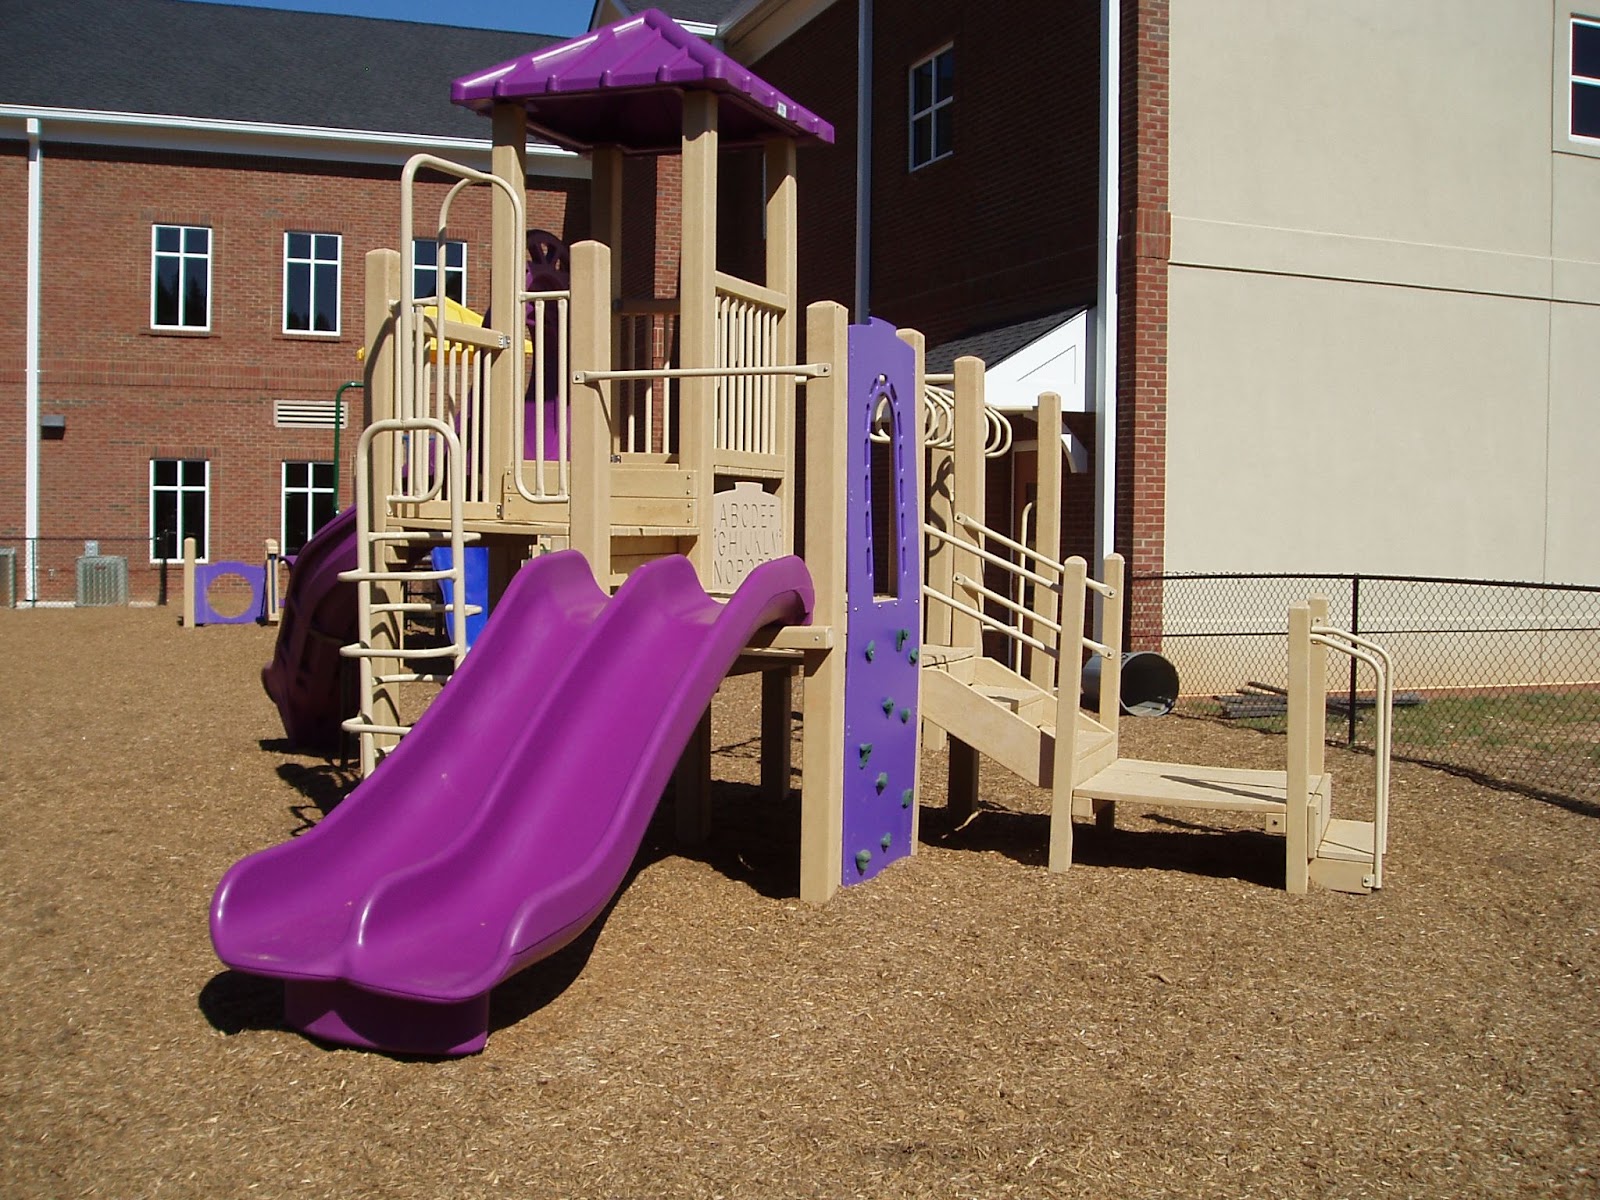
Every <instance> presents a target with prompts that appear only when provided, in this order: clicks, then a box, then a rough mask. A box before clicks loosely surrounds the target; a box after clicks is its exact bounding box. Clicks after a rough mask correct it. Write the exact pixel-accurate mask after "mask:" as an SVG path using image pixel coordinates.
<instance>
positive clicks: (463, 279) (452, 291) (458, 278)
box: [411, 238, 467, 304]
mask: <svg viewBox="0 0 1600 1200" xmlns="http://www.w3.org/2000/svg"><path fill="white" fill-rule="evenodd" d="M441 249H442V250H443V251H444V263H443V267H442V269H443V271H444V294H445V296H446V297H447V298H449V299H451V300H454V301H455V302H456V303H457V304H465V303H466V302H467V244H466V243H465V242H451V241H447V242H436V241H434V240H433V239H432V238H413V239H412V240H411V250H412V262H413V264H414V265H413V267H412V272H411V283H412V287H413V288H414V289H415V294H416V295H418V296H437V295H438V294H439V272H440V270H441V266H440V262H439V252H440V250H441Z"/></svg>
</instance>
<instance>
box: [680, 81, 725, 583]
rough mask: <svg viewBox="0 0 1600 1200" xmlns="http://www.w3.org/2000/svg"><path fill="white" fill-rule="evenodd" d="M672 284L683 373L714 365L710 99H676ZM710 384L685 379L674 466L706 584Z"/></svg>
mask: <svg viewBox="0 0 1600 1200" xmlns="http://www.w3.org/2000/svg"><path fill="white" fill-rule="evenodd" d="M682 247H683V249H682V260H681V267H680V270H679V278H678V305H679V311H678V344H679V350H680V354H681V357H682V365H683V366H685V367H712V366H715V365H716V338H717V314H716V295H717V279H716V275H717V98H716V96H715V95H714V94H713V93H711V92H689V93H686V94H685V95H684V97H683V232H682ZM715 396H716V381H715V380H714V379H711V378H709V377H700V378H691V379H684V380H682V381H681V385H680V387H679V390H678V397H679V406H678V462H679V464H680V465H681V466H682V468H683V469H684V471H686V472H688V473H689V474H690V478H691V479H692V480H693V499H694V502H695V503H694V507H695V523H696V525H697V526H698V527H699V533H698V536H697V537H696V538H695V541H694V546H693V547H692V548H691V550H690V552H689V561H690V562H692V563H693V564H694V568H695V571H696V572H698V574H699V576H700V581H701V583H703V584H705V585H707V586H709V585H710V583H711V494H712V491H713V490H714V487H715V483H716V481H715V479H714V478H713V469H714V460H715V455H714V453H713V438H714V436H715V416H716V413H715V408H716V402H715Z"/></svg>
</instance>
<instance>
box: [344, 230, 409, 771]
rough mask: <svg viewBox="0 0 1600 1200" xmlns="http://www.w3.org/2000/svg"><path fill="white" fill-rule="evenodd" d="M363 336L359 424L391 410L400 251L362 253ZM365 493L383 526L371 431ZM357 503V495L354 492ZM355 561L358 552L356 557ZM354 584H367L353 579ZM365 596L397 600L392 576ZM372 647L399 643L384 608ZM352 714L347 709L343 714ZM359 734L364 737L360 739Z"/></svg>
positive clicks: (389, 469) (378, 713)
mask: <svg viewBox="0 0 1600 1200" xmlns="http://www.w3.org/2000/svg"><path fill="white" fill-rule="evenodd" d="M366 284H367V294H366V329H365V333H366V341H367V357H366V361H365V363H364V364H363V368H364V370H363V374H362V383H363V385H364V386H363V388H362V393H361V394H362V398H363V407H364V408H365V410H366V412H365V420H364V422H363V425H364V426H365V425H370V424H372V422H374V421H384V420H388V419H390V418H391V417H393V416H394V415H395V403H396V397H395V394H394V382H395V374H394V373H395V345H394V330H395V323H394V317H395V307H396V305H397V304H398V303H399V300H400V294H401V284H400V254H399V252H398V251H395V250H372V251H369V252H368V254H367V280H366ZM368 468H369V470H368V479H369V481H370V482H369V485H368V486H369V489H370V490H369V494H368V496H367V497H366V502H367V512H368V513H369V514H370V517H369V524H370V525H371V527H372V528H371V532H374V533H377V532H382V531H384V530H386V529H388V527H389V502H388V497H389V491H390V488H391V487H392V486H393V484H394V439H393V438H392V437H375V438H373V440H372V442H371V448H370V451H369V458H368ZM357 503H358V504H359V503H360V498H359V497H358V498H357ZM386 553H388V551H387V550H386V549H385V548H384V543H381V542H380V543H378V546H377V548H376V549H375V550H374V555H375V556H376V555H378V554H386ZM358 562H359V558H358ZM356 586H357V587H365V586H368V585H366V584H357V585H356ZM370 586H371V588H372V592H371V596H372V599H373V602H374V603H380V604H397V603H399V602H400V599H401V594H400V593H401V586H400V584H398V583H396V582H386V583H373V584H371V585H370ZM372 644H373V647H374V648H378V649H391V648H394V647H398V646H399V645H400V618H399V616H398V614H396V613H393V612H388V611H383V612H380V613H379V615H378V616H376V617H374V618H373V621H372ZM399 669H400V661H399V660H398V659H393V658H388V659H373V660H372V673H373V676H374V678H378V677H381V676H384V675H393V674H396V673H398V671H399ZM395 693H396V687H395V685H393V684H377V685H374V687H373V693H372V711H371V712H370V713H369V714H367V715H368V716H370V717H371V718H372V721H373V723H374V724H377V725H398V724H399V723H400V705H399V698H398V696H397V695H396V694H395ZM346 715H347V716H348V715H353V714H346ZM363 740H365V739H363ZM371 740H372V743H373V746H374V748H375V749H376V748H377V747H385V748H386V747H389V746H392V745H394V744H395V742H396V741H397V740H398V739H396V738H395V737H394V736H393V735H392V734H373V735H372V739H371ZM372 766H373V764H371V763H367V762H365V761H363V764H362V771H363V773H364V774H365V773H369V772H370V771H371V769H372Z"/></svg>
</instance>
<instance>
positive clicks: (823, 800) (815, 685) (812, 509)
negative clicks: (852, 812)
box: [800, 301, 849, 904]
mask: <svg viewBox="0 0 1600 1200" xmlns="http://www.w3.org/2000/svg"><path fill="white" fill-rule="evenodd" d="M806 361H807V362H819V363H821V362H825V363H831V364H833V373H832V374H831V375H829V376H826V377H824V378H821V379H813V380H811V381H809V382H808V383H807V384H806V461H807V462H808V463H809V464H810V470H809V472H808V475H809V478H808V479H807V480H806V496H805V504H806V567H807V569H808V570H809V571H810V572H811V581H812V584H813V586H814V587H815V589H816V604H815V606H814V608H813V615H812V620H813V621H814V622H815V623H816V624H817V625H821V626H826V627H831V628H832V629H833V631H834V644H833V646H832V647H831V648H829V649H827V650H817V651H811V652H808V653H807V654H806V658H805V685H804V686H805V691H804V701H803V705H802V707H803V709H804V713H805V731H804V736H803V738H802V741H801V768H800V784H801V793H800V899H802V900H803V901H805V902H806V903H807V904H822V903H823V902H825V901H826V900H827V899H828V897H830V896H832V895H833V893H834V892H835V891H837V890H838V889H839V885H840V879H841V877H842V875H843V855H844V752H845V749H844V669H845V661H846V656H847V655H848V653H849V647H848V646H847V645H846V638H845V616H846V611H845V606H846V597H845V565H846V564H845V527H846V521H847V520H848V518H849V504H848V499H847V490H846V486H847V480H846V479H845V472H844V464H845V463H846V462H847V461H848V457H847V455H848V451H849V425H848V422H847V420H846V416H847V413H846V409H847V405H848V397H849V328H848V323H847V319H846V316H845V310H844V307H843V306H842V305H839V304H835V303H833V302H832V301H822V302H820V303H817V304H813V305H811V306H810V307H809V308H808V309H807V310H806Z"/></svg>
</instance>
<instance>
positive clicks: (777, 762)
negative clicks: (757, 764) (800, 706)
mask: <svg viewBox="0 0 1600 1200" xmlns="http://www.w3.org/2000/svg"><path fill="white" fill-rule="evenodd" d="M793 680H794V668H793V667H790V666H782V667H773V668H770V669H768V670H765V671H763V672H761V794H762V796H764V797H765V798H766V799H768V800H772V801H778V802H781V801H783V800H784V799H786V798H787V797H788V795H789V776H790V773H791V772H792V771H793V769H794V746H793V738H792V736H791V735H792V732H793V722H792V720H791V718H790V715H789V714H790V713H791V712H792V711H793V708H792V705H793V695H792V692H793Z"/></svg>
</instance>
